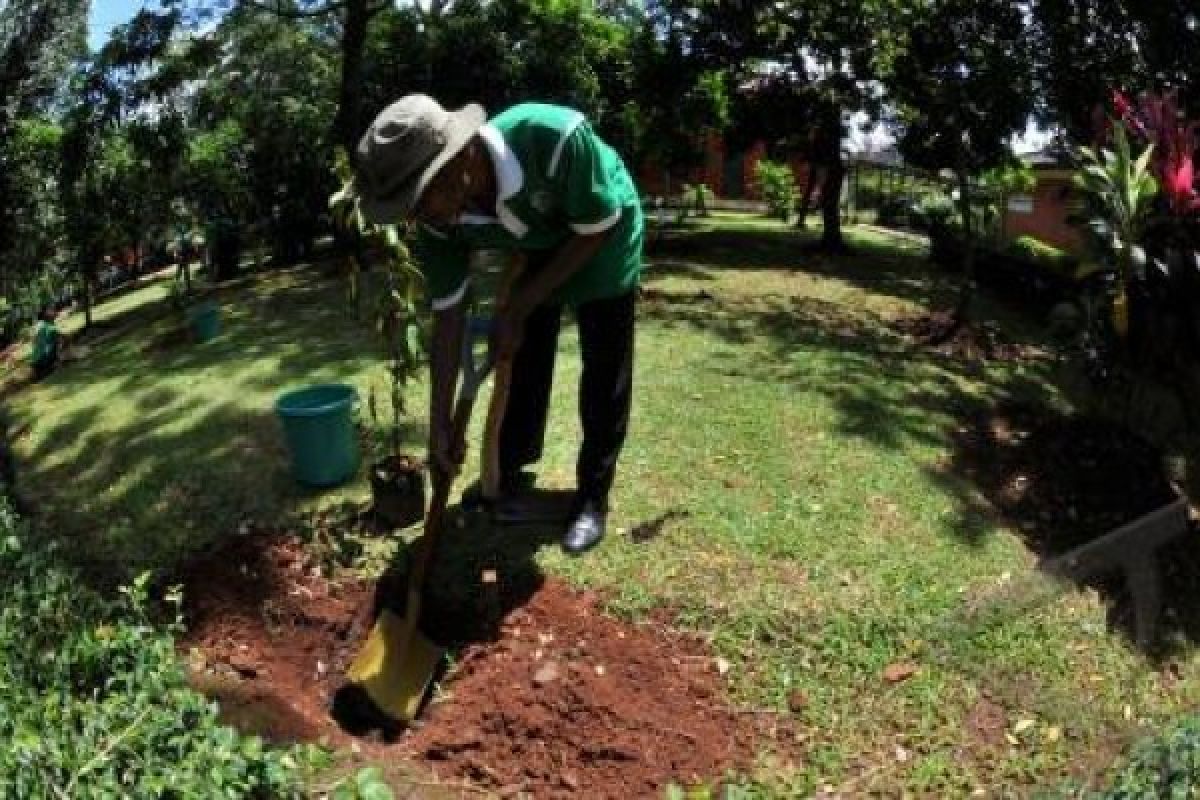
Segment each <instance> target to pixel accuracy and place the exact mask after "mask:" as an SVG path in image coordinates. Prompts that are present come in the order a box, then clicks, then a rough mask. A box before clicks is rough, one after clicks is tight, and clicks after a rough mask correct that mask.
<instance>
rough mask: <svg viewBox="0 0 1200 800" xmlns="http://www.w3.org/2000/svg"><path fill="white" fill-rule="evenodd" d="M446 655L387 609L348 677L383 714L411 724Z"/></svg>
mask: <svg viewBox="0 0 1200 800" xmlns="http://www.w3.org/2000/svg"><path fill="white" fill-rule="evenodd" d="M445 652H446V651H445V649H444V648H442V647H440V646H439V645H437V644H434V643H433V642H431V641H430V640H429V639H427V638H426V637H425V636H424V635H423V634H422V633H421V631H420V630H418V629H417V626H416V625H415V624H413V622H412V621H411V620H408V619H406V618H405V617H401V616H399V615H397V614H394V613H393V612H391V611H388V610H387V609H384V610H383V611H382V612H381V613H380V614H379V618H378V619H376V620H375V625H374V627H373V628H371V633H370V635H369V636H368V637H367V641H366V644H364V645H363V647H362V649H361V650H360V651H359V653H358V656H357V657H356V658H355V659H354V663H353V664H351V665H350V669H349V670H347V671H346V677H347V678H349V680H350V682H351V683H354V684H356V685H358V686H361V687H362V688H363V690H364V691H365V692H366V693H367V696H368V697H370V698H371V702H373V703H374V704H375V705H376V706H377V707H378V708H379V710H380V711H382V712H384V713H385V714H387V715H388V716H390V717H392V718H393V719H397V720H400V721H403V722H408V721H411V720H412V719H414V718H415V717H416V716H417V712H418V711H420V709H421V700H422V699H423V698H424V697H425V692H426V691H428V689H429V684H430V682H431V681H432V680H433V675H434V673H435V672H436V671H437V667H438V663H439V662H440V661H441V660H442V656H443V655H444V654H445Z"/></svg>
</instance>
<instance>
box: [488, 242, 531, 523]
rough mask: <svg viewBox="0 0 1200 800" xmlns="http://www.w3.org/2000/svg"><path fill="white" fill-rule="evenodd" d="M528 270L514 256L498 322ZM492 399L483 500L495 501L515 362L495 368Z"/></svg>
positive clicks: (500, 300)
mask: <svg viewBox="0 0 1200 800" xmlns="http://www.w3.org/2000/svg"><path fill="white" fill-rule="evenodd" d="M524 269H525V255H524V254H523V253H514V254H513V256H512V257H511V258H510V260H509V262H508V267H507V268H506V269H505V271H504V275H503V277H502V278H501V279H500V286H499V288H498V289H497V291H496V308H495V312H494V319H499V318H500V316H501V315H502V314H505V313H507V312H508V304H509V300H510V299H511V298H512V292H513V288H514V287H515V286H516V284H517V281H518V280H519V279H520V277H521V273H522V272H523V271H524ZM494 369H495V372H494V374H493V379H492V397H491V400H490V401H489V402H488V414H487V425H486V427H485V428H484V434H483V478H482V484H483V496H484V497H485V498H486V499H488V500H495V499H496V498H497V497H498V496H499V495H500V426H501V425H502V424H503V423H504V411H505V409H507V408H508V392H509V388H510V386H511V384H512V358H511V357H509V358H504V359H500V360H498V361H497V362H496V365H495V367H494Z"/></svg>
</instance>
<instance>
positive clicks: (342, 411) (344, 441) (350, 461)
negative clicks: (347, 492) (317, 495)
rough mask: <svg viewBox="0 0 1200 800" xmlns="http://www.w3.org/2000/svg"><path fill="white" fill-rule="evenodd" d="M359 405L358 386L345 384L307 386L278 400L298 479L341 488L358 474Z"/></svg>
mask: <svg viewBox="0 0 1200 800" xmlns="http://www.w3.org/2000/svg"><path fill="white" fill-rule="evenodd" d="M357 405H358V393H357V392H356V391H355V390H354V387H353V386H346V385H345V384H341V383H331V384H323V385H320V386H306V387H305V388H303V389H296V390H294V391H290V392H287V393H286V394H284V395H282V396H281V397H280V398H279V399H278V400H277V401H275V412H276V413H277V414H278V415H279V419H280V421H281V422H282V423H283V434H284V438H285V439H286V440H287V445H288V451H289V452H290V453H291V456H292V474H293V475H295V477H296V480H298V481H300V482H301V483H303V484H307V485H308V486H317V487H325V486H337V485H338V484H340V483H343V482H345V481H346V479H348V478H349V477H350V476H351V475H353V474H354V472H355V471H356V470H357V469H358V438H357V436H356V434H355V430H354V410H355V408H356V407H357Z"/></svg>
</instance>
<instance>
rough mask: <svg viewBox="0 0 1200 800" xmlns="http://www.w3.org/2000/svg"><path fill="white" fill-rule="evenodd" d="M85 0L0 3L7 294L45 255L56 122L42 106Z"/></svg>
mask: <svg viewBox="0 0 1200 800" xmlns="http://www.w3.org/2000/svg"><path fill="white" fill-rule="evenodd" d="M86 15H87V4H86V3H84V2H82V0H14V2H9V3H5V4H3V5H0V265H2V266H0V271H2V272H0V274H2V275H3V284H4V289H5V294H8V293H9V292H10V291H12V289H13V287H15V286H16V285H17V284H18V283H19V282H20V281H21V280H24V279H25V277H26V276H28V275H30V274H31V273H32V272H34V271H35V270H36V269H37V268H38V266H39V261H40V259H41V258H42V257H43V256H44V255H46V252H45V247H44V245H45V244H46V241H47V238H46V237H50V238H53V234H52V233H51V232H50V228H49V227H47V226H52V225H53V223H54V221H55V220H56V219H57V213H56V209H54V208H53V204H49V203H47V202H46V198H47V195H48V194H49V193H50V192H48V191H47V188H48V185H49V186H50V187H51V192H52V183H51V184H48V182H49V181H52V177H51V172H52V164H53V159H52V158H48V155H49V153H51V152H52V149H53V147H54V143H55V140H56V137H57V135H58V131H57V126H55V125H54V124H53V123H52V122H50V121H49V120H48V119H47V118H46V117H45V116H44V112H45V111H46V110H47V107H48V104H49V102H50V101H51V100H52V99H53V97H54V95H55V93H56V92H57V91H58V90H59V89H60V88H61V86H62V84H63V81H64V79H65V77H66V75H67V71H68V68H69V61H70V57H71V55H72V54H73V53H74V52H76V51H77V50H78V49H80V48H82V47H83V35H84V33H83V32H84V26H85V24H86Z"/></svg>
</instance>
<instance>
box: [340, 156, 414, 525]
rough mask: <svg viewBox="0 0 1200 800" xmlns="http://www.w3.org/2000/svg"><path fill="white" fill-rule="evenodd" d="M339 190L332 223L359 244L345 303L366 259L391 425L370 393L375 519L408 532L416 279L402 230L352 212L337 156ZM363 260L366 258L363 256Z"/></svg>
mask: <svg viewBox="0 0 1200 800" xmlns="http://www.w3.org/2000/svg"><path fill="white" fill-rule="evenodd" d="M337 169H338V175H339V178H341V179H342V183H343V188H342V189H341V190H340V191H339V192H337V193H336V194H335V195H334V196H333V197H332V198H331V200H330V207H331V208H332V209H333V212H334V218H335V220H336V221H337V222H338V224H339V225H342V226H343V227H344V228H348V229H349V230H350V232H351V234H352V235H354V236H356V237H358V238H359V240H360V243H361V244H362V246H361V247H357V248H355V250H354V254H353V255H351V257H350V259H351V261H352V262H354V263H353V264H352V269H351V275H352V283H351V302H352V303H353V305H354V306H355V308H356V309H357V308H358V307H359V302H360V301H359V297H358V295H359V293H360V292H361V291H362V288H363V287H362V284H363V281H362V280H361V276H362V275H363V274H364V273H365V272H366V269H365V266H366V265H365V264H363V263H361V260H360V259H365V258H368V257H369V258H371V259H372V260H373V262H374V263H373V264H372V266H373V267H375V268H376V269H374V270H373V272H374V273H375V274H376V276H377V280H376V281H374V282H375V283H376V284H377V287H376V289H377V291H376V292H375V303H374V307H373V312H374V313H373V315H372V316H373V321H374V325H375V330H376V333H377V334H378V335H379V337H380V341H381V343H382V345H383V351H384V356H385V358H386V363H387V385H388V406H389V408H390V411H391V415H390V418H388V419H387V420H386V422H385V423H384V424H383V426H382V430H381V425H380V417H381V416H382V415H381V414H380V409H379V402H378V399H377V397H376V394H375V392H374V391H373V390H372V391H371V393H370V395H369V396H368V411H369V412H370V415H371V418H372V422H373V423H374V426H373V427H374V430H375V431H377V432H379V433H380V435H379V436H378V437H377V441H376V443H375V444H376V447H375V450H376V453H377V458H375V459H374V461H373V463H372V464H371V468H370V472H369V476H370V483H371V495H372V500H373V510H374V513H375V515H376V517H377V518H378V519H379V520H380V521H382V522H384V523H385V524H387V525H389V526H392V527H397V528H401V527H407V526H409V525H414V524H416V523H417V522H420V521H421V520H422V519H423V518H424V517H425V467H424V464H423V463H422V462H421V460H420V459H419V458H417V457H415V456H412V455H410V454H407V453H405V452H404V451H403V435H402V431H403V428H402V422H403V419H404V416H405V414H406V413H407V411H408V402H407V401H408V392H409V389H410V388H411V386H412V383H413V380H414V379H415V378H416V375H417V372H418V371H419V370H420V368H421V365H422V362H423V360H424V352H425V349H424V346H423V344H422V331H421V320H420V314H419V310H418V309H419V303H420V297H421V294H422V281H423V278H422V275H421V271H420V269H419V268H418V267H417V263H416V261H415V260H414V259H413V256H412V253H411V252H410V251H409V249H408V245H407V243H406V237H407V233H408V231H407V229H405V228H403V227H400V226H396V225H373V224H371V223H369V222H367V221H366V219H365V218H364V217H363V215H362V213H361V212H360V211H359V209H358V202H357V198H356V197H355V195H354V191H353V186H352V184H351V182H350V181H349V177H350V169H349V165H348V163H347V160H346V158H345V155H344V154H343V153H339V155H338V161H337ZM365 254H370V255H369V256H368V255H365Z"/></svg>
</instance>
